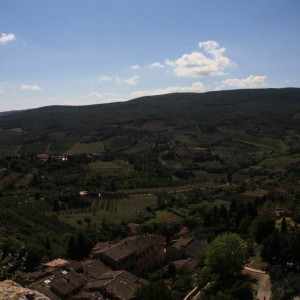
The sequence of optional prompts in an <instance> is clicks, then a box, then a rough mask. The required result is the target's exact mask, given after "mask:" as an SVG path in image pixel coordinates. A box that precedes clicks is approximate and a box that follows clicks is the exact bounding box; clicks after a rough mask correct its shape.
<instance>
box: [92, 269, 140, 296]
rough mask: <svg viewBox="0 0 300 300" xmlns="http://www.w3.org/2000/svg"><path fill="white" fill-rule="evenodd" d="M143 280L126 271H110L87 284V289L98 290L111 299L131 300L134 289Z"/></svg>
mask: <svg viewBox="0 0 300 300" xmlns="http://www.w3.org/2000/svg"><path fill="white" fill-rule="evenodd" d="M142 282H145V281H144V280H142V279H141V278H139V277H137V276H135V275H133V274H131V273H129V272H127V271H124V270H122V271H112V272H107V273H105V274H103V275H102V276H101V277H100V278H99V279H98V280H97V281H95V282H93V283H90V284H88V285H87V287H86V288H87V289H88V290H100V291H101V292H102V293H104V294H105V295H107V296H108V297H111V298H113V299H120V300H131V299H134V298H135V292H136V289H137V288H138V287H139V286H141V283H142Z"/></svg>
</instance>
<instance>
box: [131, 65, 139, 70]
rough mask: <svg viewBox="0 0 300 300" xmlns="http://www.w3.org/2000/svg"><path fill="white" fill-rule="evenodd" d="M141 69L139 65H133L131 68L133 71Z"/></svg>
mask: <svg viewBox="0 0 300 300" xmlns="http://www.w3.org/2000/svg"><path fill="white" fill-rule="evenodd" d="M139 68H140V66H139V65H132V66H130V69H132V70H136V69H139Z"/></svg>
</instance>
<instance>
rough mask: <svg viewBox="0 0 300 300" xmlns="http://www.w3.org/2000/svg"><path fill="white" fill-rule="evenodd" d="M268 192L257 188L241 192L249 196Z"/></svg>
mask: <svg viewBox="0 0 300 300" xmlns="http://www.w3.org/2000/svg"><path fill="white" fill-rule="evenodd" d="M267 193H268V191H267V190H263V189H257V190H255V191H250V190H249V191H246V192H245V193H243V195H245V196H250V197H262V196H263V195H266V194H267Z"/></svg>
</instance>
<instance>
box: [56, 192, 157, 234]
mask: <svg viewBox="0 0 300 300" xmlns="http://www.w3.org/2000/svg"><path fill="white" fill-rule="evenodd" d="M100 201H106V203H107V201H114V202H115V203H114V208H115V207H116V210H115V209H113V211H106V210H97V211H96V212H95V213H93V212H84V213H80V211H82V210H80V209H79V210H77V212H76V210H73V212H74V213H72V214H70V213H67V214H60V215H59V219H60V220H61V221H63V222H65V223H67V224H69V225H71V226H73V227H76V228H81V227H82V225H79V224H77V221H78V220H81V221H82V223H84V222H83V219H84V218H85V217H89V218H91V223H92V224H99V223H100V222H101V220H103V219H106V220H107V221H109V222H113V223H120V222H121V221H122V220H129V219H131V218H133V217H135V216H137V215H138V214H139V212H140V210H142V209H143V208H145V207H146V206H150V205H154V204H156V202H157V197H156V196H134V197H130V198H125V199H114V200H113V199H111V200H100ZM99 204H100V205H101V203H99Z"/></svg>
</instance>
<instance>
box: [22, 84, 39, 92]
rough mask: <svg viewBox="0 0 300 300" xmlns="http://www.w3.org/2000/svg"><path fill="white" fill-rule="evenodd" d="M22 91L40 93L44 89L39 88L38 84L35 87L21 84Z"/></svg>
mask: <svg viewBox="0 0 300 300" xmlns="http://www.w3.org/2000/svg"><path fill="white" fill-rule="evenodd" d="M20 89H21V90H23V91H33V92H38V91H41V90H42V88H41V87H40V86H38V85H37V84H34V85H29V84H21V85H20Z"/></svg>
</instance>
